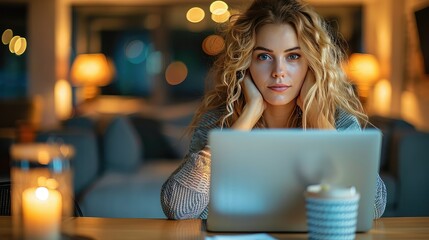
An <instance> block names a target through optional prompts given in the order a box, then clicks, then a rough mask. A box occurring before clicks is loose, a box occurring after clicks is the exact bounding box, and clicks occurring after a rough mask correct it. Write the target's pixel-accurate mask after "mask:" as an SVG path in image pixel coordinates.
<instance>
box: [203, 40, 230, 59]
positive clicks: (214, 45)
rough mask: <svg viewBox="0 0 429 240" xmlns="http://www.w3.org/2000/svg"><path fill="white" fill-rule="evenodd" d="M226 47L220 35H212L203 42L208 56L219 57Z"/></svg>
mask: <svg viewBox="0 0 429 240" xmlns="http://www.w3.org/2000/svg"><path fill="white" fill-rule="evenodd" d="M224 47H225V41H224V39H223V38H222V37H221V36H219V35H210V36H208V37H206V38H205V39H204V41H203V44H202V48H203V51H204V52H205V53H206V54H208V55H217V54H219V53H220V52H221V51H222V50H223V49H224Z"/></svg>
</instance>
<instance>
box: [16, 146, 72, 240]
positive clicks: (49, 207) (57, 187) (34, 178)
mask: <svg viewBox="0 0 429 240" xmlns="http://www.w3.org/2000/svg"><path fill="white" fill-rule="evenodd" d="M10 151H11V157H12V165H11V184H12V191H11V194H12V197H11V198H12V203H11V204H12V209H11V210H12V222H13V232H14V236H15V237H16V238H17V239H47V240H51V239H60V238H61V223H62V222H63V220H65V219H66V218H68V217H71V216H72V214H73V206H74V201H73V186H72V169H71V164H70V158H71V157H72V156H73V155H74V149H73V147H72V146H70V145H66V144H47V143H23V144H14V145H12V147H11V150H10Z"/></svg>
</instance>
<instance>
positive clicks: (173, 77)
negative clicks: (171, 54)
mask: <svg viewBox="0 0 429 240" xmlns="http://www.w3.org/2000/svg"><path fill="white" fill-rule="evenodd" d="M187 76H188V68H187V67H186V65H185V64H184V63H183V62H180V61H176V62H172V63H170V65H168V67H167V69H166V70H165V79H166V80H167V82H168V83H169V84H170V85H177V84H180V83H181V82H183V81H184V80H185V79H186V77H187Z"/></svg>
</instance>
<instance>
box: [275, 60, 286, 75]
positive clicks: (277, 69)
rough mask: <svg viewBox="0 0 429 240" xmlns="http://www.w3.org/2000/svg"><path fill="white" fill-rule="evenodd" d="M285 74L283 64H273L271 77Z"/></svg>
mask: <svg viewBox="0 0 429 240" xmlns="http://www.w3.org/2000/svg"><path fill="white" fill-rule="evenodd" d="M285 74H286V70H285V67H284V66H283V64H281V63H277V64H276V65H275V66H274V69H273V72H272V76H273V78H283V77H284V76H285Z"/></svg>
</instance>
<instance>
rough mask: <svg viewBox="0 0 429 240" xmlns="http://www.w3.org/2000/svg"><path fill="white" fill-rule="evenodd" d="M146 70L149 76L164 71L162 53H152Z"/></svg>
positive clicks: (148, 58)
mask: <svg viewBox="0 0 429 240" xmlns="http://www.w3.org/2000/svg"><path fill="white" fill-rule="evenodd" d="M146 69H147V72H148V74H151V75H156V74H159V73H160V72H161V69H162V54H161V52H160V51H155V52H151V53H150V54H149V56H148V57H147V61H146Z"/></svg>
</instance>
